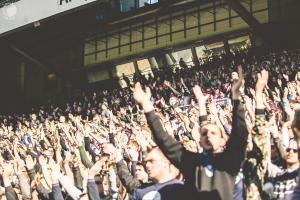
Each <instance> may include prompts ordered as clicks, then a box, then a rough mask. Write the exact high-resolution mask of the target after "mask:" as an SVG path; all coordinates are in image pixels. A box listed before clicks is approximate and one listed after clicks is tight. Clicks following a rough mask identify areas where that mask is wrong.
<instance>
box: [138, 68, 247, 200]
mask: <svg viewBox="0 0 300 200" xmlns="http://www.w3.org/2000/svg"><path fill="white" fill-rule="evenodd" d="M238 75H239V76H238V77H237V78H236V79H235V80H234V82H233V84H232V88H231V90H232V102H233V111H232V112H233V123H232V124H233V125H232V132H231V134H230V138H229V140H228V141H227V143H226V145H224V144H225V142H226V141H225V139H224V138H223V137H222V132H221V130H220V128H219V127H218V126H217V125H215V124H212V123H206V124H202V125H201V131H200V135H201V137H200V145H201V147H202V148H203V150H204V152H203V153H193V152H190V151H187V150H186V149H185V148H184V146H183V145H182V144H181V143H180V142H178V141H176V140H175V139H173V138H172V137H171V136H170V135H168V133H167V132H166V131H165V129H164V128H163V126H162V123H161V122H160V120H159V117H158V116H157V115H156V114H155V112H154V111H153V105H152V103H151V101H150V98H151V92H150V89H149V88H146V91H143V89H142V87H141V85H140V84H139V83H137V84H136V85H135V89H134V93H133V96H134V98H135V100H136V102H137V103H139V104H141V105H142V107H143V109H144V111H145V115H146V118H147V122H148V124H149V127H150V129H151V131H152V134H153V138H154V140H155V142H156V143H157V145H158V146H159V148H161V150H162V152H163V153H164V154H165V156H166V157H167V158H168V159H169V160H170V161H171V162H172V163H173V164H174V165H175V166H176V167H177V168H178V169H180V171H181V172H182V173H183V175H184V177H185V185H186V188H187V189H186V190H187V192H188V194H189V197H190V198H189V199H206V200H207V199H222V200H232V198H233V188H234V182H235V176H236V175H237V174H238V172H239V170H240V167H241V163H242V161H243V159H244V155H245V149H246V144H247V137H248V131H247V128H246V124H245V114H244V109H243V106H242V104H241V102H240V100H239V99H240V91H239V89H240V87H241V86H242V81H243V73H242V68H241V67H239V69H238ZM193 91H194V94H195V96H196V99H197V101H198V103H199V109H200V121H201V122H203V121H206V118H207V113H206V99H207V97H205V96H204V95H203V94H202V91H201V89H200V87H199V86H195V87H194V88H193ZM224 147H225V149H224ZM201 192H211V193H217V196H218V197H214V198H209V197H208V198H203V194H202V195H201V197H200V194H201Z"/></svg>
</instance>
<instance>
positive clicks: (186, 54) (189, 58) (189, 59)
mask: <svg viewBox="0 0 300 200" xmlns="http://www.w3.org/2000/svg"><path fill="white" fill-rule="evenodd" d="M172 56H173V58H174V59H175V61H176V66H179V61H180V59H181V58H182V59H183V61H184V62H185V63H186V64H187V65H188V66H191V65H194V63H193V55H192V50H191V49H185V50H181V51H177V52H174V53H172Z"/></svg>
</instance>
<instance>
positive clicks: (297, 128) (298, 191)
mask: <svg viewBox="0 0 300 200" xmlns="http://www.w3.org/2000/svg"><path fill="white" fill-rule="evenodd" d="M299 69H300V67H299ZM292 130H293V133H294V136H295V139H296V141H297V144H298V160H299V161H300V155H299V152H300V151H299V150H300V106H299V105H298V107H297V108H296V110H295V117H294V121H293V123H292ZM298 199H300V170H299V173H298V184H297V186H296V187H295V189H294V194H293V198H292V200H298Z"/></svg>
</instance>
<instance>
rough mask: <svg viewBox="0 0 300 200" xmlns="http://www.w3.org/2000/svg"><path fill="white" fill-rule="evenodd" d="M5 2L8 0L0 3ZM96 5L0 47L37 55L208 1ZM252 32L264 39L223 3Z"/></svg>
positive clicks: (28, 30)
mask: <svg viewBox="0 0 300 200" xmlns="http://www.w3.org/2000/svg"><path fill="white" fill-rule="evenodd" d="M2 1H8V0H2ZM12 1H16V0H12ZM97 2H98V4H97V5H94V6H89V7H86V8H84V9H80V10H78V11H76V12H72V13H69V14H66V15H63V16H61V17H55V18H49V19H46V20H45V21H41V22H40V24H39V26H37V27H34V26H31V27H29V28H26V29H25V30H20V31H17V32H15V33H12V34H9V35H7V36H4V37H2V38H0V46H2V47H6V46H7V45H8V46H12V45H14V46H18V47H21V48H22V49H28V50H29V49H35V51H34V52H37V53H38V52H40V48H42V47H43V48H45V47H47V50H49V51H53V50H55V49H57V48H63V47H67V46H70V45H72V44H75V43H77V44H79V43H82V41H83V40H84V38H86V37H87V36H89V35H90V34H93V33H99V32H103V31H108V30H112V29H114V28H116V27H119V26H120V25H121V24H122V25H124V24H132V23H135V22H138V21H140V20H142V19H149V18H151V17H154V16H159V15H163V14H165V13H168V12H176V11H180V10H183V9H185V8H191V7H193V6H197V5H201V4H206V3H209V2H211V0H160V2H159V3H158V4H153V5H149V6H145V7H142V8H139V9H136V10H132V11H130V12H127V13H121V12H120V11H119V10H117V9H113V8H109V4H110V3H109V1H107V0H101V1H97ZM225 2H226V3H227V4H229V5H230V6H231V7H232V9H234V10H235V11H236V12H237V13H238V14H239V15H240V16H241V17H242V18H243V19H244V20H245V21H246V22H247V23H248V24H249V25H250V27H252V29H253V30H254V31H256V32H257V33H260V34H261V35H263V36H264V37H263V38H268V37H267V36H265V35H266V33H265V31H264V30H263V29H262V28H261V25H260V24H259V23H258V22H257V21H256V19H255V18H254V17H253V16H251V15H250V13H249V12H248V11H247V10H246V9H245V8H243V6H242V5H241V4H240V3H239V1H237V0H225ZM101 9H102V10H104V11H106V13H108V17H106V18H104V19H103V20H97V18H96V15H97V13H99V10H101Z"/></svg>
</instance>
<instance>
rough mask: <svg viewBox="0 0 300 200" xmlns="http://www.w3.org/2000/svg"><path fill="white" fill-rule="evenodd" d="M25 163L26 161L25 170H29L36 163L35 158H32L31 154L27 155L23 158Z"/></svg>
mask: <svg viewBox="0 0 300 200" xmlns="http://www.w3.org/2000/svg"><path fill="white" fill-rule="evenodd" d="M25 163H26V167H27V170H31V169H33V168H34V166H35V164H36V159H33V158H32V157H31V155H27V156H26V158H25Z"/></svg>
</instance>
